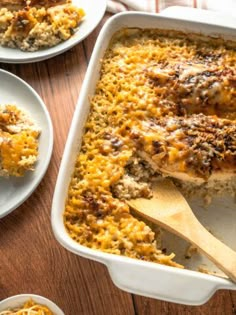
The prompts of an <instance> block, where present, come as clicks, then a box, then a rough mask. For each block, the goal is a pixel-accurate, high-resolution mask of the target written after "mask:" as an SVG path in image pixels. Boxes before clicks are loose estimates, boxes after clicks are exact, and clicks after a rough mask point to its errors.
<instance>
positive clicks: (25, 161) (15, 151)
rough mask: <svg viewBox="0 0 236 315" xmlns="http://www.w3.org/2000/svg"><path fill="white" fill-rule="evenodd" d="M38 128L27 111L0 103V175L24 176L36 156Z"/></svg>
mask: <svg viewBox="0 0 236 315" xmlns="http://www.w3.org/2000/svg"><path fill="white" fill-rule="evenodd" d="M39 136H40V129H39V127H38V126H37V125H36V124H35V122H34V121H33V120H32V119H31V117H30V115H29V113H26V112H25V111H23V110H21V109H20V108H18V107H16V106H15V105H9V104H7V105H0V139H1V140H0V176H5V177H8V176H24V174H25V172H26V171H27V170H33V169H34V166H35V163H36V161H37V157H38V138H39Z"/></svg>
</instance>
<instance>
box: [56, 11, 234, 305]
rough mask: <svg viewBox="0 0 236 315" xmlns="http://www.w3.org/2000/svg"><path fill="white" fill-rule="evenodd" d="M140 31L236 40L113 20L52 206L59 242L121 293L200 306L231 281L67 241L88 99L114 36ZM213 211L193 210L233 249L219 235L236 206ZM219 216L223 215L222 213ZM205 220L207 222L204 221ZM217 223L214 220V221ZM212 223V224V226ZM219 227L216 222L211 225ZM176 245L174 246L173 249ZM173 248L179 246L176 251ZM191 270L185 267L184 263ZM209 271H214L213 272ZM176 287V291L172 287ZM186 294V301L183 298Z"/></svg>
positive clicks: (191, 28) (102, 39)
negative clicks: (68, 206) (100, 268)
mask: <svg viewBox="0 0 236 315" xmlns="http://www.w3.org/2000/svg"><path fill="white" fill-rule="evenodd" d="M128 27H130V28H134V27H136V28H137V27H139V28H142V29H147V28H157V29H158V28H159V29H167V30H172V29H175V30H179V31H184V32H188V33H199V32H200V33H203V34H205V35H211V36H219V35H221V36H223V37H224V38H225V39H231V40H232V39H234V37H233V32H234V30H233V29H232V30H231V29H228V28H224V27H217V26H213V25H207V24H202V23H194V22H187V21H180V20H178V19H173V18H165V17H162V16H157V15H154V14H142V13H123V14H119V15H116V16H115V17H113V18H111V19H110V20H109V21H108V23H107V24H106V25H105V26H104V28H103V30H102V31H101V33H100V35H99V38H98V40H97V43H96V46H95V48H94V52H93V55H92V57H91V61H90V64H89V67H88V71H87V75H86V77H85V81H84V84H83V88H82V90H81V94H80V98H79V102H78V105H77V108H76V112H75V115H74V119H73V122H72V126H71V130H70V133H69V136H68V141H67V145H66V148H65V152H64V156H63V160H62V164H61V168H60V172H59V176H58V181H57V185H56V189H55V193H54V199H53V206H52V226H53V230H54V233H55V236H56V238H57V239H58V241H59V242H60V243H61V244H62V245H63V246H65V247H66V248H67V249H69V250H70V251H72V252H74V253H77V254H79V255H81V256H84V257H87V258H91V259H94V260H97V261H100V262H102V263H104V264H106V265H107V267H108V270H109V272H110V275H111V277H112V279H113V281H114V283H115V284H116V285H117V286H119V287H120V288H122V289H124V290H127V291H129V292H134V293H137V294H142V295H146V296H150V297H155V298H159V299H164V300H168V301H174V302H179V303H185V304H201V303H203V302H205V301H206V300H207V299H208V298H209V297H210V296H211V295H212V294H213V293H214V291H215V290H216V289H218V288H231V289H235V288H236V287H235V285H233V284H232V283H231V282H230V281H228V280H226V279H223V278H220V277H214V276H211V275H209V274H208V275H206V274H201V273H197V272H195V271H190V270H181V269H177V268H176V269H175V268H172V267H168V266H163V265H159V264H154V263H151V262H145V261H141V260H134V259H130V258H127V257H123V256H116V255H112V254H108V253H104V252H100V251H97V250H94V249H89V248H87V247H84V246H81V245H79V244H78V243H76V242H75V241H73V240H72V239H71V238H70V236H69V235H68V233H67V231H66V229H65V226H64V222H63V216H62V215H63V212H64V208H65V201H66V198H67V192H68V187H69V183H70V179H71V176H72V173H73V170H74V164H75V159H76V156H77V153H78V152H79V148H80V145H81V139H82V136H83V133H84V130H83V127H84V125H85V121H86V119H87V116H88V113H89V100H88V98H89V96H92V95H93V94H94V90H95V85H96V83H97V80H98V78H99V75H100V73H99V70H100V63H99V61H100V59H101V58H102V56H103V55H104V52H105V50H106V48H107V46H108V43H109V41H110V39H111V37H112V36H113V34H114V33H115V32H116V31H117V30H120V29H123V28H128ZM215 202H216V203H214V202H213V203H212V204H211V206H210V207H209V208H208V211H207V214H205V213H204V210H203V209H202V208H203V207H202V206H201V204H200V205H199V200H194V203H193V204H192V207H193V208H194V210H195V209H196V211H198V215H199V217H200V220H201V219H202V220H203V223H205V225H206V224H209V225H210V224H213V225H210V228H211V229H213V230H214V233H215V234H217V233H221V235H220V236H221V237H222V232H223V240H224V241H225V242H226V243H227V244H228V245H229V246H230V245H231V246H232V243H233V239H234V232H233V229H234V228H232V229H228V228H227V229H224V226H223V230H222V229H218V227H219V222H221V223H222V215H223V214H224V216H223V218H224V225H225V226H226V225H227V224H229V225H230V222H232V221H233V216H235V214H234V213H235V211H233V209H234V204H233V200H229V199H227V200H226V201H225V200H223V199H220V200H217V201H215ZM225 202H227V208H226V209H224V212H223V213H222V211H221V207H220V205H223V204H224V203H225ZM216 204H217V205H218V206H217V207H218V209H219V211H218V209H217V211H216V213H217V215H213V211H214V208H215V207H216ZM218 212H219V213H218ZM202 214H203V216H202ZM212 217H213V218H212ZM208 219H209V221H208ZM212 221H214V222H212ZM165 242H166V247H167V248H171V249H172V250H173V248H174V252H175V253H177V254H178V255H177V256H179V257H177V258H178V259H177V261H178V262H179V261H180V260H181V256H184V255H183V248H184V247H185V246H186V244H183V243H182V241H181V240H177V239H176V238H173V237H172V236H171V235H170V236H169V237H167V238H166V240H165ZM171 244H172V245H171ZM173 244H174V245H173ZM199 260H200V261H197V262H196V259H195V260H191V261H190V263H187V267H188V268H189V269H195V268H196V265H194V264H199V263H202V264H203V265H204V264H205V263H206V262H205V261H202V257H200V258H199ZM184 265H186V262H184ZM209 268H210V267H209ZM170 283H171V286H170ZM182 289H184V292H185V296H183V294H182V292H183V290H182Z"/></svg>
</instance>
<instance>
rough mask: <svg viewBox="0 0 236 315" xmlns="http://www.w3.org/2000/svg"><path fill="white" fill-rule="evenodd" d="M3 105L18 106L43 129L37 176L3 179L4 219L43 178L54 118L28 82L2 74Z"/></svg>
mask: <svg viewBox="0 0 236 315" xmlns="http://www.w3.org/2000/svg"><path fill="white" fill-rule="evenodd" d="M0 82H1V84H0V105H4V104H14V105H16V106H18V107H19V108H22V109H23V110H26V111H27V112H29V114H30V116H31V117H32V118H33V119H34V120H35V122H36V124H37V125H38V126H39V128H40V129H41V135H40V138H39V155H38V161H37V163H36V166H35V170H34V171H33V172H27V173H26V174H25V176H23V177H9V178H3V177H0V218H2V217H4V216H5V215H7V214H8V213H10V212H11V211H13V210H14V209H16V208H17V207H18V206H20V205H21V204H22V203H23V202H24V201H25V200H26V199H27V198H28V197H29V196H30V195H31V193H32V192H33V191H34V190H35V189H36V187H37V186H38V184H39V183H40V181H41V179H42V178H43V176H44V174H45V172H46V170H47V167H48V164H49V162H50V159H51V155H52V148H53V128H52V122H51V118H50V115H49V113H48V111H47V108H46V106H45V104H44V103H43V101H42V99H41V98H40V97H39V95H38V94H37V93H36V92H35V91H34V90H33V88H32V87H31V86H29V85H28V84H27V83H26V82H25V81H23V80H21V79H20V78H18V77H17V76H15V75H13V74H11V73H9V72H7V71H4V70H0Z"/></svg>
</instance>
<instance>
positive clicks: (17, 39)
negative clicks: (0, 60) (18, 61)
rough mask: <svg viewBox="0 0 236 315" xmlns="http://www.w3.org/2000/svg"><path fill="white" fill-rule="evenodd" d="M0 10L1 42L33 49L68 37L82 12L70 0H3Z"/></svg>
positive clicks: (77, 23)
mask: <svg viewBox="0 0 236 315" xmlns="http://www.w3.org/2000/svg"><path fill="white" fill-rule="evenodd" d="M1 5H2V6H3V8H2V9H0V44H1V45H2V46H7V47H11V48H19V49H21V50H23V51H36V50H39V49H42V48H48V47H51V46H55V45H57V44H58V43H60V42H62V41H65V40H68V39H69V38H70V37H71V36H72V35H73V34H74V32H75V31H76V28H77V27H78V26H79V24H80V22H81V21H82V18H83V17H84V15H85V12H84V10H83V9H81V8H78V7H76V6H74V5H73V4H72V3H71V0H64V1H30V0H29V1H21V2H16V1H4V2H3V3H2V4H1Z"/></svg>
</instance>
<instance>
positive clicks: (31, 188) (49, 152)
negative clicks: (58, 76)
mask: <svg viewBox="0 0 236 315" xmlns="http://www.w3.org/2000/svg"><path fill="white" fill-rule="evenodd" d="M1 73H3V74H4V75H7V76H9V77H11V78H13V79H14V80H17V81H19V82H20V83H21V84H22V86H24V87H25V88H27V89H28V90H29V91H30V92H31V93H32V94H33V96H34V97H35V98H36V99H37V101H38V102H39V103H40V105H41V108H42V111H43V114H44V116H45V122H46V123H47V126H48V131H49V132H48V138H49V144H48V148H47V155H46V156H45V158H44V163H43V165H42V167H41V170H40V172H39V174H38V175H37V176H36V179H35V182H34V184H33V185H29V188H28V189H27V190H26V193H25V194H24V195H23V197H22V198H20V201H18V202H16V203H15V204H14V205H13V206H11V207H9V208H7V209H6V210H5V211H3V212H0V219H2V218H4V217H5V216H7V215H8V214H10V213H11V212H13V211H14V210H16V209H17V208H18V207H19V206H21V205H22V204H23V203H24V202H25V201H26V200H27V199H28V198H29V197H30V196H31V195H32V194H33V192H34V191H35V190H36V188H37V187H38V185H39V184H40V182H41V181H42V179H43V177H44V175H45V173H46V171H47V169H48V166H49V163H50V161H51V157H52V152H53V144H54V130H53V124H52V120H51V116H50V114H49V111H48V109H47V106H46V104H45V103H44V101H43V100H42V98H41V97H40V95H39V94H38V93H37V92H36V91H35V90H34V89H33V87H32V86H31V85H30V84H28V83H27V82H26V81H24V80H23V79H21V78H20V77H18V76H17V75H15V74H13V73H11V72H9V71H6V70H4V69H1V68H0V74H1ZM1 207H2V205H1Z"/></svg>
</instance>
